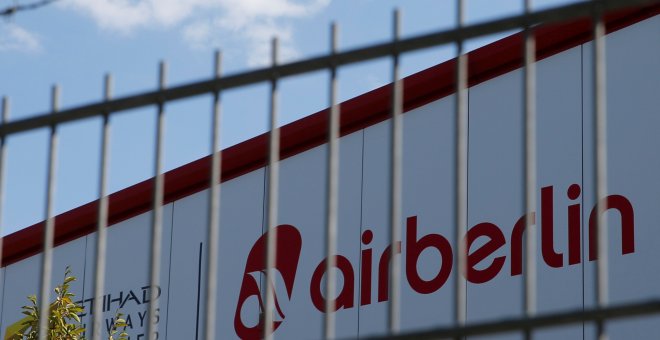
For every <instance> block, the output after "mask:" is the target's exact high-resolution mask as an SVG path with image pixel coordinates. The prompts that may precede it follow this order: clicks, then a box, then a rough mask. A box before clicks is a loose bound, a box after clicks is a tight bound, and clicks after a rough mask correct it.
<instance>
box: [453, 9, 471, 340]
mask: <svg viewBox="0 0 660 340" xmlns="http://www.w3.org/2000/svg"><path fill="white" fill-rule="evenodd" d="M464 23H465V3H464V1H463V0H457V1H456V26H457V28H462V27H463V25H464ZM456 54H457V56H456V95H455V97H454V98H455V103H454V105H455V110H456V118H455V119H456V132H455V133H456V140H455V143H456V149H455V151H454V152H455V154H454V157H455V158H454V162H455V164H454V165H455V169H454V171H455V174H454V176H455V181H454V185H455V187H454V202H455V203H454V204H455V206H454V207H455V209H456V210H455V212H454V215H455V216H454V218H455V225H454V244H455V245H456V257H455V259H454V268H456V270H455V274H454V290H455V291H454V324H455V325H456V326H463V325H465V319H466V308H467V283H466V281H465V280H464V277H463V275H462V274H463V273H466V270H465V268H466V266H467V250H468V249H467V245H466V244H465V242H464V240H463V235H465V233H466V231H467V174H468V173H467V171H468V170H467V163H468V158H467V157H468V156H467V153H468V111H467V105H468V103H467V55H465V54H463V40H462V39H459V40H457V41H456ZM458 338H459V339H460V337H458Z"/></svg>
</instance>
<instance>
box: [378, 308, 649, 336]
mask: <svg viewBox="0 0 660 340" xmlns="http://www.w3.org/2000/svg"><path fill="white" fill-rule="evenodd" d="M651 314H660V300H653V301H644V302H639V303H631V304H625V305H618V306H610V307H606V308H594V309H578V310H569V311H566V312H561V313H554V314H547V315H538V316H535V317H531V318H527V317H522V318H510V319H502V320H495V321H489V322H483V323H474V324H468V325H467V326H463V327H446V328H437V329H431V330H427V331H422V332H410V333H406V334H401V335H398V336H382V337H366V338H365V339H370V340H378V339H401V340H404V339H450V338H461V337H465V336H474V335H491V334H500V333H507V332H515V331H524V330H527V329H541V328H548V327H556V326H562V325H569V324H574V323H579V322H602V321H604V320H609V319H623V318H631V317H635V316H645V315H651Z"/></svg>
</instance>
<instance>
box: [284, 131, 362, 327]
mask: <svg viewBox="0 0 660 340" xmlns="http://www.w3.org/2000/svg"><path fill="white" fill-rule="evenodd" d="M362 139H363V136H362V132H361V131H360V132H357V133H353V134H351V135H348V136H345V137H343V138H341V139H340V144H339V145H340V147H339V148H340V150H339V155H340V160H339V164H340V170H339V202H340V205H339V216H338V222H337V223H338V238H337V254H338V255H339V256H341V257H342V258H345V259H346V260H348V262H346V261H344V260H339V259H338V260H337V261H338V262H342V264H340V265H338V267H339V268H341V269H340V270H337V271H336V273H337V274H336V276H337V279H338V284H337V286H336V292H337V296H338V297H339V302H338V305H342V307H341V308H339V309H338V310H337V312H336V313H335V317H336V333H335V334H336V336H337V337H340V338H352V337H355V336H356V335H357V331H358V308H359V300H358V297H359V295H358V292H359V287H360V286H359V282H360V281H359V278H360V262H359V261H360V208H361V202H360V194H361V185H360V184H361V181H362ZM326 153H327V149H326V147H325V146H322V147H317V148H314V149H311V150H309V151H306V152H303V153H301V154H298V155H296V156H294V157H291V158H288V159H286V160H283V161H282V162H281V165H280V194H279V212H278V221H279V224H286V225H291V226H294V227H295V228H296V229H297V230H298V231H299V232H300V235H301V237H302V252H301V255H300V260H299V262H298V270H297V272H296V280H295V285H294V287H293V294H292V296H291V301H287V300H288V299H287V298H286V296H287V295H286V293H285V290H282V288H283V287H284V286H283V284H282V283H281V282H277V287H278V288H277V293H278V294H277V296H278V299H279V303H280V306H281V307H282V311H283V314H284V316H285V317H284V319H283V322H282V325H281V326H280V328H279V329H278V330H277V332H276V336H277V337H279V338H282V339H287V338H320V337H321V336H322V333H321V331H322V329H323V327H322V325H323V313H322V312H320V311H319V309H318V307H321V306H316V307H315V305H314V304H313V303H312V298H311V295H312V294H313V293H312V290H314V291H315V292H316V293H315V294H316V295H317V296H318V292H322V293H321V296H325V292H324V289H325V288H324V286H325V284H324V282H325V280H324V279H320V280H314V279H313V277H314V274H315V272H316V271H317V269H318V272H317V276H318V278H321V277H323V276H324V275H323V274H321V273H325V269H324V266H325V265H324V264H321V263H322V261H323V260H324V259H325V257H326V256H325V211H326V207H325V204H326V203H325V202H326V183H325V181H326V174H327V171H326V168H327V161H326V157H327V155H326ZM318 266H321V268H319V267H318ZM351 272H352V274H353V278H352V280H350V279H349V278H350V274H351ZM344 273H345V274H346V276H344V275H343V274H344ZM322 275H323V276H322ZM351 288H352V289H353V290H352V291H353V294H350V292H351ZM319 301H323V300H319ZM321 308H322V307H321Z"/></svg>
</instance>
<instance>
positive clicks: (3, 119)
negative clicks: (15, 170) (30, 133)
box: [0, 97, 9, 267]
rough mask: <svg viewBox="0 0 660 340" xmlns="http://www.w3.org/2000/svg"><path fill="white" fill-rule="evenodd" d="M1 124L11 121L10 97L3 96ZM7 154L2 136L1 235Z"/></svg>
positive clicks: (0, 154) (4, 139)
mask: <svg viewBox="0 0 660 340" xmlns="http://www.w3.org/2000/svg"><path fill="white" fill-rule="evenodd" d="M0 119H1V121H0V124H6V123H7V121H9V98H8V97H2V116H1V117H0ZM6 155H7V137H6V136H0V236H1V235H2V212H3V210H2V208H3V207H4V201H5V156H6ZM2 246H3V238H2V237H0V267H1V266H2Z"/></svg>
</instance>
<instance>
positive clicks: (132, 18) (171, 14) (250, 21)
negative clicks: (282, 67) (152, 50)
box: [62, 0, 330, 66]
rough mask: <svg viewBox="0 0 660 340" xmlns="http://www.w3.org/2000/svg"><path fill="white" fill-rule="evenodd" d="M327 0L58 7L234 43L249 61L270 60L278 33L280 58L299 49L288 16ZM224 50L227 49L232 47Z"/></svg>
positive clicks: (103, 0) (194, 39) (71, 1)
mask: <svg viewBox="0 0 660 340" xmlns="http://www.w3.org/2000/svg"><path fill="white" fill-rule="evenodd" d="M329 2H330V0H68V1H64V2H62V6H64V7H66V8H70V9H73V10H76V11H78V12H80V13H83V14H85V15H88V16H90V17H91V18H92V19H93V20H94V21H95V22H96V23H97V24H98V25H99V26H100V27H101V28H103V29H106V30H109V31H113V32H119V33H123V34H129V33H132V32H134V31H136V30H138V29H159V28H160V29H175V30H180V31H181V36H182V38H183V39H185V41H186V42H188V43H189V44H190V45H191V46H192V47H194V48H198V49H213V48H218V47H221V46H222V47H229V48H231V49H232V51H235V49H236V48H238V49H240V50H241V54H242V55H243V57H244V58H245V60H246V62H247V64H248V65H250V66H255V65H263V64H266V63H268V60H269V54H270V44H269V41H270V40H271V38H272V37H273V36H275V35H277V36H278V37H279V38H280V41H281V49H280V55H281V59H288V58H291V57H293V56H295V55H296V54H297V52H296V49H295V44H294V43H293V29H292V20H295V19H300V18H304V17H307V16H311V15H314V14H315V13H318V12H319V11H320V10H322V9H323V8H325V7H326V6H327V5H328V4H329ZM232 51H228V52H232Z"/></svg>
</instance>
